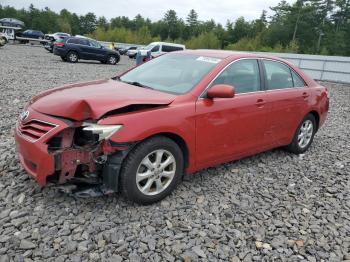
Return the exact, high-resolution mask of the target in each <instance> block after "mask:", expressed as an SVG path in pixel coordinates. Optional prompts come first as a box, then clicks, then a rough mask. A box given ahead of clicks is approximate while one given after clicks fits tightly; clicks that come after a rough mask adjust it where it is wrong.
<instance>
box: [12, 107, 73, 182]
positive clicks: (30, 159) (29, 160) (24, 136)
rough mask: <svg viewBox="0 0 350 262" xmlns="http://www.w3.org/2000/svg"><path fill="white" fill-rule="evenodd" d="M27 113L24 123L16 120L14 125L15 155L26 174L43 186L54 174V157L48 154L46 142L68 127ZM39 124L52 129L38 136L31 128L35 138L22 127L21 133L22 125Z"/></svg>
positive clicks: (49, 118) (58, 121)
mask: <svg viewBox="0 0 350 262" xmlns="http://www.w3.org/2000/svg"><path fill="white" fill-rule="evenodd" d="M27 112H28V117H27V118H26V119H25V120H24V121H22V120H21V119H18V121H17V123H16V129H15V141H16V148H17V153H18V157H19V160H20V162H21V164H22V166H23V168H24V169H25V170H26V171H27V173H28V174H29V175H30V176H31V177H32V178H34V179H35V180H36V181H37V183H38V184H39V185H41V186H44V185H45V184H46V180H47V177H48V176H51V175H53V174H54V173H55V156H54V155H53V154H50V153H49V152H48V144H47V142H48V141H49V140H50V139H51V138H52V137H53V136H55V135H56V134H58V133H59V132H61V131H62V130H64V129H66V128H68V127H69V125H68V124H66V123H65V122H63V121H60V120H58V119H56V118H53V117H49V116H47V115H44V114H41V113H39V112H37V111H35V110H33V109H30V108H29V109H28V111H27ZM41 122H42V123H47V124H48V125H47V127H52V128H51V129H50V130H48V131H47V132H46V133H43V132H41V133H43V134H41V133H40V134H38V132H37V133H35V130H37V129H35V128H33V130H34V131H33V134H38V135H37V136H34V135H31V133H29V132H27V131H28V128H27V127H24V129H23V130H22V131H21V128H22V127H23V125H26V124H28V123H34V124H37V123H41ZM49 125H50V126H49ZM25 128H27V129H25ZM47 129H49V128H47ZM24 130H27V131H24Z"/></svg>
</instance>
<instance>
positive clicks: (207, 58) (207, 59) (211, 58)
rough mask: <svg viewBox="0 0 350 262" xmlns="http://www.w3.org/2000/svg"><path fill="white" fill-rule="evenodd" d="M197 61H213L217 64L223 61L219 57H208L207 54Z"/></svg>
mask: <svg viewBox="0 0 350 262" xmlns="http://www.w3.org/2000/svg"><path fill="white" fill-rule="evenodd" d="M196 60H197V61H203V62H208V63H213V64H217V63H219V62H220V61H221V59H219V58H214V57H206V56H200V57H198V58H197V59H196Z"/></svg>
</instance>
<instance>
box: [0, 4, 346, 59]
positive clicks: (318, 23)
mask: <svg viewBox="0 0 350 262" xmlns="http://www.w3.org/2000/svg"><path fill="white" fill-rule="evenodd" d="M270 9H271V10H272V15H271V16H269V17H267V12H266V11H265V10H263V11H262V13H261V15H260V17H259V18H257V19H254V20H251V21H247V20H246V19H245V18H244V17H238V18H237V19H236V20H234V21H233V20H228V21H227V23H226V24H225V25H222V24H220V23H217V22H216V21H215V20H214V19H211V20H208V21H201V20H199V18H198V13H197V12H196V11H195V10H193V9H192V10H190V11H189V14H188V16H187V17H186V18H185V19H182V18H179V17H178V15H177V13H176V11H175V10H168V11H167V12H166V13H165V14H164V16H163V18H162V19H161V20H159V21H151V20H150V19H148V18H144V17H143V16H141V15H140V14H139V15H137V16H135V17H134V18H132V19H131V18H128V17H126V16H117V17H115V18H112V19H107V18H106V17H104V16H101V17H97V16H96V15H95V14H94V13H91V12H90V13H87V14H85V15H78V14H76V13H72V12H70V11H68V10H67V9H62V10H61V11H60V12H59V13H57V12H54V11H52V10H50V9H49V8H47V7H46V8H45V9H38V8H35V7H34V6H33V5H30V6H29V8H27V9H25V8H23V9H15V8H13V7H10V6H1V5H0V18H4V17H12V18H17V19H19V20H22V21H23V22H24V23H25V24H26V27H27V28H30V29H37V30H41V31H43V32H44V33H52V32H58V31H60V32H67V33H71V34H73V35H76V34H79V35H88V36H91V37H94V38H96V39H98V40H101V41H113V42H124V43H135V44H148V43H150V42H152V41H171V42H176V43H184V44H186V47H187V48H213V49H230V50H246V51H269V52H294V53H308V54H324V55H344V56H350V0H308V1H306V0H297V1H296V2H294V3H292V4H290V3H287V2H286V1H284V0H283V1H281V2H280V3H278V5H277V6H274V7H270Z"/></svg>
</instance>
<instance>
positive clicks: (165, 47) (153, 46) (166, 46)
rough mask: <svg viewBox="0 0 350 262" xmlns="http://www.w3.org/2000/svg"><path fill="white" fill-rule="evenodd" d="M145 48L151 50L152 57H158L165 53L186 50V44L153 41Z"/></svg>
mask: <svg viewBox="0 0 350 262" xmlns="http://www.w3.org/2000/svg"><path fill="white" fill-rule="evenodd" d="M143 50H147V51H149V50H151V55H152V57H157V56H160V55H162V54H165V53H169V52H174V51H181V50H186V47H185V46H184V45H180V44H174V43H166V42H153V43H150V44H149V45H148V46H146V47H145V48H143Z"/></svg>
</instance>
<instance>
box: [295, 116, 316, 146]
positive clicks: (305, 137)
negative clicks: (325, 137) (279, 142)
mask: <svg viewBox="0 0 350 262" xmlns="http://www.w3.org/2000/svg"><path fill="white" fill-rule="evenodd" d="M313 132H314V125H313V123H312V121H311V120H309V119H307V120H305V121H304V122H303V124H302V125H301V127H300V129H299V134H298V145H299V146H300V148H305V147H306V146H307V145H308V144H309V143H310V141H311V139H312V134H313Z"/></svg>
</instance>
